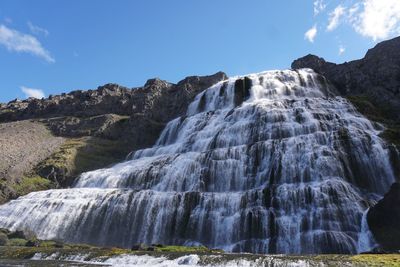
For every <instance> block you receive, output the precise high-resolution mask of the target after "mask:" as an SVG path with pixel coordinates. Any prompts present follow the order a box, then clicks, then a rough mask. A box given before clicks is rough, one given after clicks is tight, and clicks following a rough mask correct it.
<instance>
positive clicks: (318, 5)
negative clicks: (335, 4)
mask: <svg viewBox="0 0 400 267" xmlns="http://www.w3.org/2000/svg"><path fill="white" fill-rule="evenodd" d="M325 8H326V4H325V1H324V0H315V1H314V16H316V15H318V14H319V13H321V12H322V11H324V10H325Z"/></svg>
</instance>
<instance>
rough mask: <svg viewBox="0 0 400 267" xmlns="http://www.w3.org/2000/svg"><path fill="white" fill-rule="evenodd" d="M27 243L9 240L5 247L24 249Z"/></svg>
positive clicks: (18, 239) (25, 241) (13, 239)
mask: <svg viewBox="0 0 400 267" xmlns="http://www.w3.org/2000/svg"><path fill="white" fill-rule="evenodd" d="M27 242H28V241H27V240H26V239H23V238H11V239H9V240H8V242H7V246H11V247H25V246H26V243H27Z"/></svg>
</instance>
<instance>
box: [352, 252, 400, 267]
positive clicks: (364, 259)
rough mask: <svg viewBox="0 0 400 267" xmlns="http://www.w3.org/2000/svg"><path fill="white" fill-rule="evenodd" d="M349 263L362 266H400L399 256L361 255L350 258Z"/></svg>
mask: <svg viewBox="0 0 400 267" xmlns="http://www.w3.org/2000/svg"><path fill="white" fill-rule="evenodd" d="M350 259H351V262H352V263H354V264H359V265H363V266H370V267H377V266H387V267H395V266H397V267H398V266H400V254H361V255H356V256H352V257H350Z"/></svg>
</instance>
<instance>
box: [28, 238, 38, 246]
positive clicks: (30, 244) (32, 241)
mask: <svg viewBox="0 0 400 267" xmlns="http://www.w3.org/2000/svg"><path fill="white" fill-rule="evenodd" d="M25 246H27V247H39V246H40V241H39V240H37V239H33V240H28V242H26V244H25Z"/></svg>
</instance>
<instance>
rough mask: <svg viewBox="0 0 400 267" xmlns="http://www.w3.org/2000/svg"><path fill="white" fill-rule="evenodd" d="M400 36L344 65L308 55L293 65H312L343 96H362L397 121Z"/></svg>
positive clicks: (303, 66) (398, 116) (297, 66)
mask: <svg viewBox="0 0 400 267" xmlns="http://www.w3.org/2000/svg"><path fill="white" fill-rule="evenodd" d="M399 48H400V37H397V38H395V39H392V40H388V41H385V42H382V43H379V44H378V45H376V46H375V47H374V48H372V49H370V50H368V52H367V54H366V55H365V57H364V58H363V59H360V60H355V61H351V62H345V63H343V64H334V63H331V62H326V61H325V60H324V59H323V58H320V57H317V56H314V55H308V56H305V57H303V58H299V59H297V60H295V61H294V62H293V63H292V68H294V69H297V68H311V69H314V70H315V71H317V72H319V73H320V74H322V75H324V76H325V77H326V78H327V79H328V80H330V81H331V82H332V83H333V84H334V85H335V86H336V87H337V88H338V90H339V91H340V93H341V94H342V95H344V96H365V97H366V98H367V100H368V101H370V102H371V103H372V104H373V105H375V106H376V107H378V108H379V109H381V110H382V112H383V113H384V114H383V115H385V117H387V118H388V119H394V120H397V121H399V120H400V49H399Z"/></svg>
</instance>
